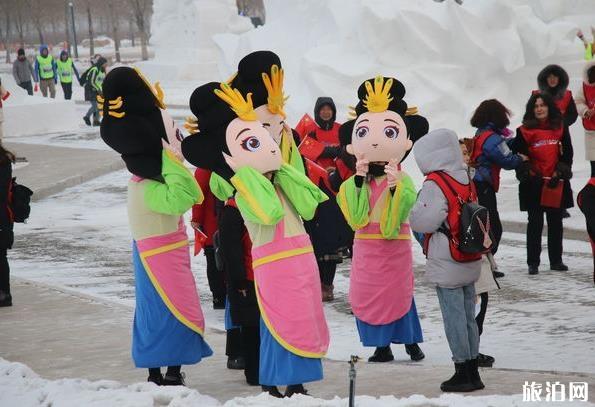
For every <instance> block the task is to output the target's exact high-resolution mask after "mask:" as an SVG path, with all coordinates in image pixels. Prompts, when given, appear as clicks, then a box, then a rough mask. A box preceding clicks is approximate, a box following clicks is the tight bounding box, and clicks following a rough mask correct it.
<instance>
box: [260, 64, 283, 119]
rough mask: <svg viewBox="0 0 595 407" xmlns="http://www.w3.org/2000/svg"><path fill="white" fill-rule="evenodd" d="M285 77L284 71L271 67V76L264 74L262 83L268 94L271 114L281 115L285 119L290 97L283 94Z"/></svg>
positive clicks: (274, 66)
mask: <svg viewBox="0 0 595 407" xmlns="http://www.w3.org/2000/svg"><path fill="white" fill-rule="evenodd" d="M284 76H285V75H284V72H283V69H282V68H279V67H278V66H277V65H273V66H272V67H271V76H269V75H268V74H267V73H266V72H263V73H262V81H263V82H264V86H265V88H266V89H267V93H268V97H267V107H268V109H269V112H271V113H272V114H279V115H281V116H283V118H284V119H285V118H286V117H287V115H286V114H285V111H284V110H283V107H284V106H285V102H286V101H287V98H288V97H286V96H285V95H284V94H283V79H284Z"/></svg>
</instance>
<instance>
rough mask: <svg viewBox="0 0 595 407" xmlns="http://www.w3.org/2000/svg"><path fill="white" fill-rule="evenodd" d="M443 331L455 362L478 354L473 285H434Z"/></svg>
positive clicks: (461, 361) (472, 357)
mask: <svg viewBox="0 0 595 407" xmlns="http://www.w3.org/2000/svg"><path fill="white" fill-rule="evenodd" d="M436 292H437V293H438V301H439V302H440V310H441V311H442V320H443V321H444V332H445V333H446V339H448V346H449V347H450V351H451V353H452V360H453V361H454V362H455V363H463V362H465V361H466V360H470V359H475V358H476V357H477V355H478V354H479V332H478V329H477V322H475V286H474V285H473V284H469V285H466V286H464V287H459V288H442V287H436Z"/></svg>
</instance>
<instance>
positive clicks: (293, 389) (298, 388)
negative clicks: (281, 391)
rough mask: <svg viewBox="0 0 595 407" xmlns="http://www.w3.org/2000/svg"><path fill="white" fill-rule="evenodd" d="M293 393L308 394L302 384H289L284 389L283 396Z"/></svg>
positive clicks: (289, 395)
mask: <svg viewBox="0 0 595 407" xmlns="http://www.w3.org/2000/svg"><path fill="white" fill-rule="evenodd" d="M294 394H303V395H306V396H307V395H308V390H306V389H304V385H303V384H291V385H289V386H287V389H285V397H291V396H293V395H294Z"/></svg>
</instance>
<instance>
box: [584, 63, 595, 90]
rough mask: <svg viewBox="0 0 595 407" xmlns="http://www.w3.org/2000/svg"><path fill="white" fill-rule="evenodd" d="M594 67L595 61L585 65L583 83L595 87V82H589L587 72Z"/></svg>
mask: <svg viewBox="0 0 595 407" xmlns="http://www.w3.org/2000/svg"><path fill="white" fill-rule="evenodd" d="M594 66H595V59H594V60H592V61H589V62H587V63H586V64H585V67H584V68H583V82H584V83H586V84H587V85H595V82H589V78H588V77H587V72H589V69H591V68H592V67H594Z"/></svg>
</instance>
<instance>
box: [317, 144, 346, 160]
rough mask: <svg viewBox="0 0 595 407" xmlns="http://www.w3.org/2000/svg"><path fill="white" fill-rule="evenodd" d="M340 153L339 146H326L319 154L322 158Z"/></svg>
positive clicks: (332, 156) (335, 156)
mask: <svg viewBox="0 0 595 407" xmlns="http://www.w3.org/2000/svg"><path fill="white" fill-rule="evenodd" d="M339 154H341V146H326V147H325V148H324V150H323V151H322V154H320V156H321V157H322V158H337V157H338V156H339Z"/></svg>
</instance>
